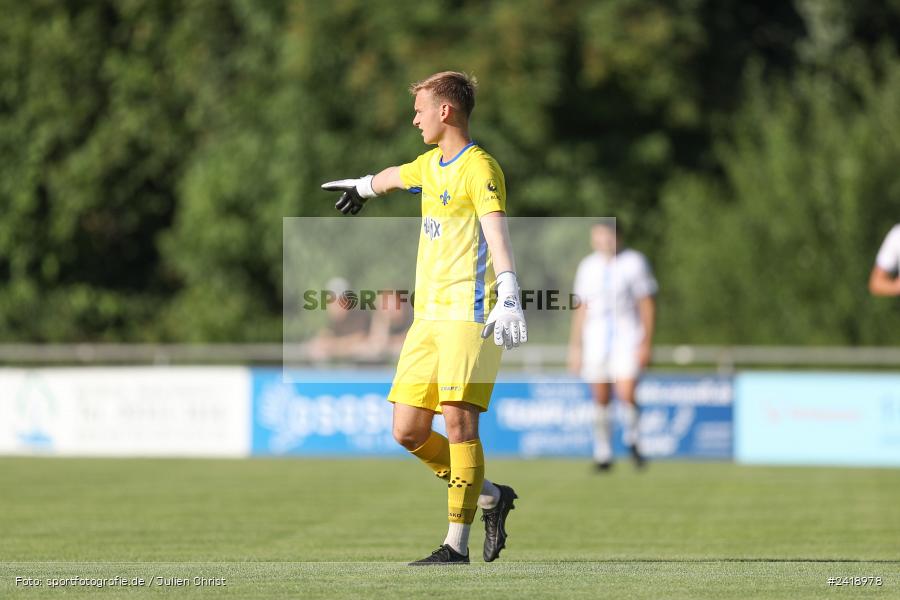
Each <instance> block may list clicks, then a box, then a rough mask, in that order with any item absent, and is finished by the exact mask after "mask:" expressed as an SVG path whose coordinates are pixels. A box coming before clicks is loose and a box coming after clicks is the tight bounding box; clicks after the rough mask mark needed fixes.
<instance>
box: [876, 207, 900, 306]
mask: <svg viewBox="0 0 900 600" xmlns="http://www.w3.org/2000/svg"><path fill="white" fill-rule="evenodd" d="M869 291H870V292H872V294H874V295H876V296H900V224H898V225H894V227H893V228H892V229H891V231H890V232H889V233H888V234H887V237H886V238H884V242H883V243H882V244H881V249H880V250H878V255H877V256H876V257H875V266H874V267H872V274H871V275H870V276H869Z"/></svg>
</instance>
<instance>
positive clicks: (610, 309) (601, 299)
mask: <svg viewBox="0 0 900 600" xmlns="http://www.w3.org/2000/svg"><path fill="white" fill-rule="evenodd" d="M591 246H592V247H593V248H594V252H593V253H592V254H590V255H589V256H587V257H585V258H584V260H582V261H581V264H579V265H578V272H577V274H576V275H575V294H576V295H577V296H578V299H579V306H578V307H577V309H576V310H574V311H573V318H572V329H571V334H570V339H569V367H570V369H571V370H572V371H574V372H576V373H579V374H580V375H581V377H582V378H583V379H584V380H585V381H586V382H588V383H589V384H590V386H591V391H592V393H593V396H594V401H595V403H596V406H595V409H596V413H595V427H594V462H595V465H596V467H597V469H598V470H599V471H607V470H609V468H610V467H611V466H612V460H613V453H612V443H611V438H612V413H611V411H610V406H609V405H610V395H611V389H610V388H611V382H614V383H615V386H616V394H617V396H618V398H619V400H620V401H621V402H623V404H624V405H623V413H624V416H625V423H624V427H625V443H626V444H627V445H628V447H629V450H630V452H631V455H632V458H633V459H634V461H635V464H636V465H637V466H639V467H640V466H642V465H643V463H644V459H643V456H642V455H641V453H640V451H639V449H638V406H637V403H636V401H635V389H636V387H637V380H638V377H639V376H640V373H641V371H642V370H643V369H644V368H646V367H647V365H648V364H649V363H650V355H651V349H652V341H653V327H654V321H655V313H656V301H655V299H654V297H655V294H656V291H657V284H656V279H654V277H653V272H652V271H651V270H650V265H649V264H648V262H647V259H646V258H645V257H644V255H643V254H641V253H640V252H637V251H636V250H631V249H629V248H625V247H624V246H623V245H622V243H621V239H620V238H619V235H618V232H617V231H616V228H615V225H614V224H612V223H609V222H606V221H602V222H600V223H597V224H595V225H594V226H593V227H592V228H591Z"/></svg>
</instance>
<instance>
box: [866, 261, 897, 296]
mask: <svg viewBox="0 0 900 600" xmlns="http://www.w3.org/2000/svg"><path fill="white" fill-rule="evenodd" d="M869 291H870V292H871V293H872V295H873V296H900V277H892V276H891V274H890V273H888V272H887V271H885V270H884V269H882V268H881V267H879V266H878V265H875V266H874V267H873V268H872V274H871V275H869Z"/></svg>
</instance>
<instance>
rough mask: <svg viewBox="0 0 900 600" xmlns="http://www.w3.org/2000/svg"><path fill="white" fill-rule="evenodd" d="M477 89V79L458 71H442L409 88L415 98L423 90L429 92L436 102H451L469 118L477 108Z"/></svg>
mask: <svg viewBox="0 0 900 600" xmlns="http://www.w3.org/2000/svg"><path fill="white" fill-rule="evenodd" d="M477 88H478V80H477V79H475V77H470V76H469V75H467V74H466V73H460V72H458V71H442V72H440V73H435V74H434V75H432V76H431V77H428V78H426V79H423V80H422V81H417V82H416V83H414V84H412V85H411V86H409V93H410V94H412V95H413V96H415V95H416V94H418V93H419V92H420V91H422V90H428V91H429V92H431V93H432V95H433V96H434V98H435V99H436V100H443V101H444V102H449V103H450V104H451V105H452V106H453V107H454V108H456V109H458V110H461V111H462V112H463V113H464V114H465V115H466V117H468V116H469V115H471V114H472V110H473V109H474V108H475V90H476V89H477Z"/></svg>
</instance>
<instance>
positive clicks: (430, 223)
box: [422, 192, 446, 242]
mask: <svg viewBox="0 0 900 600" xmlns="http://www.w3.org/2000/svg"><path fill="white" fill-rule="evenodd" d="M445 193H446V192H445ZM422 229H423V230H424V231H425V235H426V236H428V239H429V240H431V241H432V242H433V241H434V240H435V239H436V238H439V237H441V222H440V221H438V220H437V219H435V218H434V217H425V219H424V220H423V221H422Z"/></svg>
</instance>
